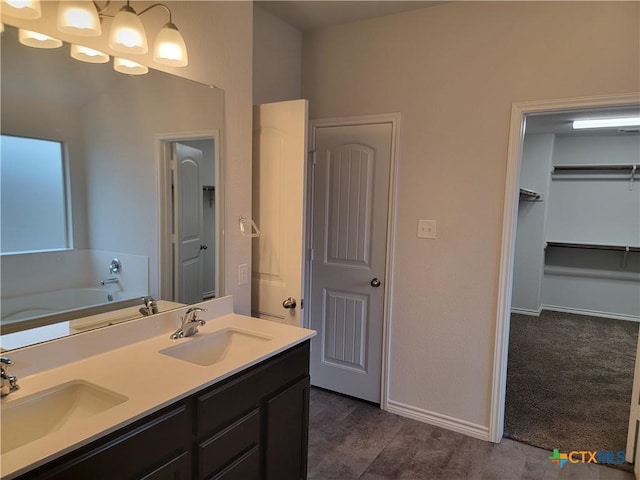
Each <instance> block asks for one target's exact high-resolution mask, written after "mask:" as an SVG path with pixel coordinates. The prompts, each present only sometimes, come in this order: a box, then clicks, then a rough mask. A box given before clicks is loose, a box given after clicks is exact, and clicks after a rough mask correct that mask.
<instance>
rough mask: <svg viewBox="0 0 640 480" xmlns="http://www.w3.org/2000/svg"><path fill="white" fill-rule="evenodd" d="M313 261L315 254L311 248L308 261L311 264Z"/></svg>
mask: <svg viewBox="0 0 640 480" xmlns="http://www.w3.org/2000/svg"><path fill="white" fill-rule="evenodd" d="M314 260H315V254H314V250H313V248H310V249H309V261H310V262H313V261H314Z"/></svg>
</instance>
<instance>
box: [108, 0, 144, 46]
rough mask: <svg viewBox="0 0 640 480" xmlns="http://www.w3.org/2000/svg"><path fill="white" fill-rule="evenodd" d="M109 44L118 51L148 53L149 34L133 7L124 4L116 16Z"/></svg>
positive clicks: (112, 24)
mask: <svg viewBox="0 0 640 480" xmlns="http://www.w3.org/2000/svg"><path fill="white" fill-rule="evenodd" d="M109 46H110V47H111V48H113V49H114V50H115V51H117V52H123V53H147V52H148V51H149V46H148V44H147V34H146V33H145V31H144V26H143V25H142V22H141V21H140V18H139V17H138V15H136V12H135V10H134V9H133V8H131V7H129V6H126V5H125V6H124V7H122V8H121V9H120V11H119V12H118V14H117V15H116V16H115V17H114V19H113V22H112V23H111V31H110V34H109Z"/></svg>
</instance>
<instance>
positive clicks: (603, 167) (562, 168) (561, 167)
mask: <svg viewBox="0 0 640 480" xmlns="http://www.w3.org/2000/svg"><path fill="white" fill-rule="evenodd" d="M638 166H639V165H638V164H629V163H627V164H611V165H555V166H554V167H553V173H555V172H570V171H580V170H634V168H638Z"/></svg>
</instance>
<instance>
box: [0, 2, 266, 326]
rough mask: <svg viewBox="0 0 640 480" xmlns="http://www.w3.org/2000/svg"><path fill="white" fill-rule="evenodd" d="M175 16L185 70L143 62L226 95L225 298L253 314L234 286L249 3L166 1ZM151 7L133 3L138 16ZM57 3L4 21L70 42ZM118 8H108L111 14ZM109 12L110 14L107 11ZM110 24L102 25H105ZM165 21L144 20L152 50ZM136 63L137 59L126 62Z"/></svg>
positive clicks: (154, 14)
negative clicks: (29, 16) (31, 16)
mask: <svg viewBox="0 0 640 480" xmlns="http://www.w3.org/2000/svg"><path fill="white" fill-rule="evenodd" d="M165 3H166V4H167V5H168V6H169V7H170V8H171V10H172V12H173V21H174V23H175V24H176V25H177V26H178V28H179V29H180V31H181V33H182V34H183V36H184V38H185V42H186V44H187V47H188V51H189V65H188V66H187V67H184V68H170V67H163V66H160V65H155V64H154V62H153V61H152V60H151V56H150V55H146V56H143V57H141V60H140V59H139V60H138V61H142V63H146V64H148V65H152V66H154V67H156V68H158V69H159V70H163V71H167V72H170V73H174V74H176V75H179V76H182V77H185V78H189V79H192V80H197V81H200V82H203V83H207V84H213V85H215V86H217V87H219V88H221V89H223V90H224V91H225V112H224V115H225V118H224V121H225V129H224V135H223V144H222V148H223V150H222V156H223V158H224V161H225V165H224V168H225V175H224V177H225V178H224V181H225V186H226V192H225V208H226V217H225V246H224V248H225V254H224V260H225V293H227V294H232V295H233V296H234V304H235V308H236V311H237V312H239V313H246V314H249V313H250V311H251V289H250V285H249V284H247V285H242V286H239V285H238V276H237V272H238V265H239V264H242V263H246V264H250V263H251V241H250V239H248V238H244V237H242V236H241V235H240V230H239V227H238V219H239V217H240V216H250V215H251V139H252V132H251V130H252V127H251V125H252V111H251V109H252V45H253V4H252V3H251V2H247V1H243V2H218V1H216V2H211V1H209V2H199V1H169V2H165ZM148 5H151V2H144V1H140V2H135V5H134V7H135V8H136V9H137V10H138V11H140V10H141V9H143V8H144V7H146V6H148ZM56 6H57V2H43V4H42V10H43V15H42V18H41V19H39V20H36V21H24V20H23V21H20V20H17V19H13V18H9V17H6V18H4V19H3V20H4V21H5V22H6V23H8V24H11V25H16V26H24V27H29V28H32V29H34V30H37V31H40V32H42V33H48V34H49V35H53V36H56V37H58V38H61V39H62V40H69V38H70V37H69V36H65V35H62V34H60V33H59V32H58V31H57V30H56V28H55V15H56ZM117 8H118V6H117V5H115V4H114V5H112V6H111V7H110V9H116V11H117ZM110 11H112V10H110ZM109 22H110V20H109V19H107V20H105V22H104V25H105V26H108V25H109ZM166 22H167V14H166V12H165V11H164V9H161V8H156V9H153V10H151V11H149V12H148V13H146V14H145V15H144V17H143V23H144V25H145V28H146V29H147V37H148V39H149V42H150V45H152V44H153V39H154V38H155V36H156V35H157V32H158V30H159V29H160V28H161V27H162V26H163V25H164V23H166ZM105 37H106V35H105V34H104V33H103V35H102V36H101V37H99V38H86V39H83V44H85V45H87V46H89V47H94V48H100V49H103V50H105V51H108V47H106V40H105ZM130 58H131V59H133V60H135V59H136V57H130Z"/></svg>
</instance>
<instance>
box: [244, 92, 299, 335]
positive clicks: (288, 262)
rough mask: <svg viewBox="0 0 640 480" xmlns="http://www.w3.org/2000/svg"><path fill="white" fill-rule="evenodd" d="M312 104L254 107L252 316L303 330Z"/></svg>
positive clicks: (278, 104) (285, 103)
mask: <svg viewBox="0 0 640 480" xmlns="http://www.w3.org/2000/svg"><path fill="white" fill-rule="evenodd" d="M307 108H308V102H307V101H306V100H294V101H289V102H278V103H269V104H264V105H257V106H255V107H254V115H253V129H254V130H253V205H252V211H253V213H252V215H253V218H254V220H255V221H256V223H257V224H258V226H259V228H260V231H261V235H260V237H258V238H254V239H253V251H252V275H251V278H252V289H251V294H252V296H251V310H252V314H253V315H254V316H256V317H261V318H266V319H269V320H275V321H279V322H283V323H288V324H291V325H301V318H302V314H301V308H302V291H303V290H302V285H303V283H302V282H303V266H304V262H303V260H304V258H303V257H304V254H303V252H304V211H305V201H304V199H305V188H304V187H305V163H306V158H307V117H308V113H307Z"/></svg>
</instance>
